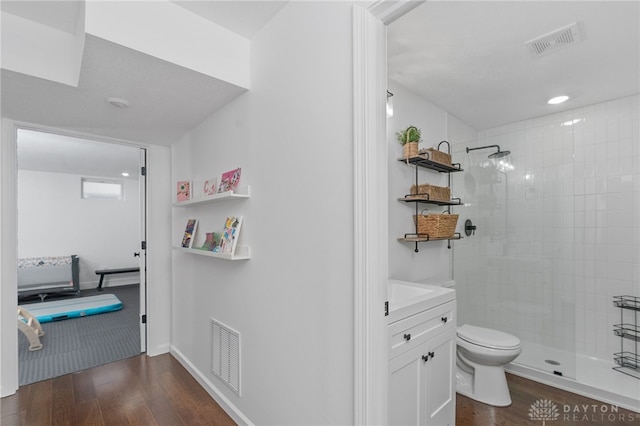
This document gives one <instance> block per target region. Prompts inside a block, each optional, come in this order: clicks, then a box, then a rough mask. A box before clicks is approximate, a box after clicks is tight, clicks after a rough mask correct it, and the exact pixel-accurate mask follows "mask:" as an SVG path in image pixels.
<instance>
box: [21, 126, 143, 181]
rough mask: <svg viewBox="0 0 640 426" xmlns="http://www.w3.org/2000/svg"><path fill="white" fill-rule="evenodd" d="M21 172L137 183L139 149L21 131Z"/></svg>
mask: <svg viewBox="0 0 640 426" xmlns="http://www.w3.org/2000/svg"><path fill="white" fill-rule="evenodd" d="M18 169H20V170H36V171H43V172H52V173H68V174H76V175H81V176H86V177H106V178H114V179H138V176H139V170H140V149H138V148H135V147H131V146H127V145H118V144H113V143H105V142H99V141H94V140H88V139H82V138H74V137H69V136H62V135H57V134H51V133H42V132H37V131H32V130H26V129H20V130H18ZM123 172H127V173H129V177H124V176H122V173H123Z"/></svg>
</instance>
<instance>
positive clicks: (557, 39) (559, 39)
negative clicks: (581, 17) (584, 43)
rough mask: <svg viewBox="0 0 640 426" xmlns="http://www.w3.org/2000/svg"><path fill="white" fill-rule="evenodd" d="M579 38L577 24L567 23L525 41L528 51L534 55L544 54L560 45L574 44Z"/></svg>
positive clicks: (560, 46)
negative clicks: (564, 25)
mask: <svg viewBox="0 0 640 426" xmlns="http://www.w3.org/2000/svg"><path fill="white" fill-rule="evenodd" d="M580 40H581V37H580V32H579V31H578V24H577V23H575V22H574V23H573V24H569V25H567V26H566V27H562V28H559V29H557V30H555V31H551V32H550V33H547V34H545V35H543V36H540V37H537V38H534V39H533V40H529V41H528V42H526V43H525V45H526V46H527V47H528V48H529V51H530V52H531V53H532V54H533V55H535V56H541V55H546V54H547V53H550V52H553V51H555V50H558V49H560V48H562V47H565V46H569V45H572V44H575V43H577V42H579V41H580Z"/></svg>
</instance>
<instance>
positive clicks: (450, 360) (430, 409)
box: [422, 332, 456, 426]
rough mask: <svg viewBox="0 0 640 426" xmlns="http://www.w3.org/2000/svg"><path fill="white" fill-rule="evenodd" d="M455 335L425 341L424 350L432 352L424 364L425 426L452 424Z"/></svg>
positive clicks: (454, 397)
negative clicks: (425, 389)
mask: <svg viewBox="0 0 640 426" xmlns="http://www.w3.org/2000/svg"><path fill="white" fill-rule="evenodd" d="M455 337H456V335H455V332H447V333H442V334H439V335H438V336H436V337H434V338H433V339H431V340H429V341H428V342H427V353H428V354H433V356H430V357H429V361H427V362H425V363H424V368H425V370H426V371H425V380H426V386H427V387H428V390H427V391H426V392H425V396H426V407H425V411H426V412H425V417H426V419H425V422H424V423H422V424H426V425H438V426H442V425H453V424H455V418H456V387H455V386H456V383H455V377H456V371H455V368H456V363H455V359H456V339H455Z"/></svg>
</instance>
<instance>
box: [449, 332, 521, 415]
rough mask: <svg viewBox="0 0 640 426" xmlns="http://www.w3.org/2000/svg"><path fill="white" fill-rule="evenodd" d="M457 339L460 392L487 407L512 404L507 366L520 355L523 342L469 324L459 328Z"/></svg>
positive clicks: (457, 376) (457, 374) (457, 382)
mask: <svg viewBox="0 0 640 426" xmlns="http://www.w3.org/2000/svg"><path fill="white" fill-rule="evenodd" d="M456 340H457V351H456V353H457V357H456V365H457V372H456V391H457V392H458V393H460V394H462V395H464V396H467V397H469V398H471V399H473V400H476V401H479V402H483V403H485V404H489V405H494V406H497V407H506V406H508V405H511V395H510V393H509V387H508V386H507V378H506V376H505V374H504V365H506V364H508V363H510V362H511V361H513V360H514V359H516V357H517V356H518V355H520V352H521V351H522V347H521V345H520V339H518V338H517V337H515V336H512V335H511V334H507V333H503V332H502V331H498V330H492V329H489V328H483V327H476V326H473V325H468V324H465V325H462V326H460V327H458V329H457V339H456Z"/></svg>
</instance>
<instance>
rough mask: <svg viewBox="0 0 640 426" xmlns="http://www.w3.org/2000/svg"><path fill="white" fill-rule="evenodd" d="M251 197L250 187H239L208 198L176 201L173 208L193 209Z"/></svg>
mask: <svg viewBox="0 0 640 426" xmlns="http://www.w3.org/2000/svg"><path fill="white" fill-rule="evenodd" d="M250 197H251V187H250V186H248V185H247V186H239V187H238V188H237V189H236V190H235V191H227V192H221V193H220V194H214V195H210V196H208V197H200V198H194V199H192V200H188V201H176V202H174V203H173V204H172V206H173V207H193V206H197V205H199V204H207V203H218V202H222V201H230V200H237V199H242V198H250Z"/></svg>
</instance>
